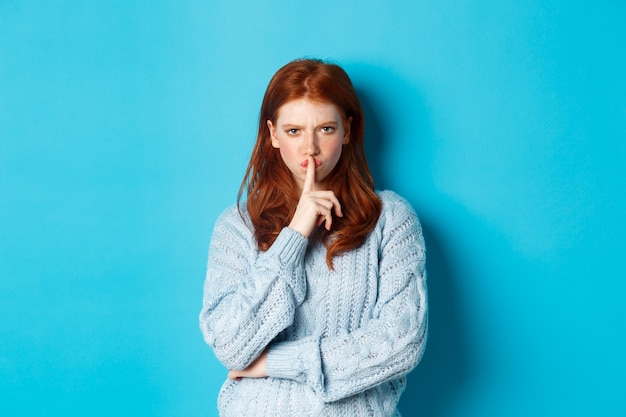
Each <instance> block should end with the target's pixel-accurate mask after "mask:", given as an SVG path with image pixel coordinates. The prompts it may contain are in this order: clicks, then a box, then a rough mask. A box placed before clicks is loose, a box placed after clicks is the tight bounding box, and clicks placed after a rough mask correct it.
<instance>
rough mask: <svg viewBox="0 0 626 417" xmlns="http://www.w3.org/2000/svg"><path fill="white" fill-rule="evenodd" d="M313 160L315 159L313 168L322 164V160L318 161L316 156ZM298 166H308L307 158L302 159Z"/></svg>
mask: <svg viewBox="0 0 626 417" xmlns="http://www.w3.org/2000/svg"><path fill="white" fill-rule="evenodd" d="M313 160H314V161H315V168H319V167H320V166H322V161H320V160H319V159H317V158H314V159H313ZM300 166H302V167H304V168H306V167H308V166H309V160H308V159H305V160H304V161H302V162H301V163H300Z"/></svg>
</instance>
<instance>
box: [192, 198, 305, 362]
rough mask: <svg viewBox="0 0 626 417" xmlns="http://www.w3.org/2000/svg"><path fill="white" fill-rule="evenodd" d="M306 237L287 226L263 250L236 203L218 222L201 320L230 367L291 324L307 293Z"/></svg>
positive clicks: (253, 355) (209, 341)
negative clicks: (258, 245) (265, 249)
mask: <svg viewBox="0 0 626 417" xmlns="http://www.w3.org/2000/svg"><path fill="white" fill-rule="evenodd" d="M307 242H308V241H307V239H306V238H305V237H304V236H303V235H301V234H299V233H298V232H295V231H293V230H292V229H289V228H285V229H283V230H282V231H281V232H280V234H279V236H278V237H277V239H276V240H275V242H274V244H273V245H272V246H271V247H270V248H269V250H267V251H266V252H260V253H259V252H258V250H257V248H256V244H255V240H254V236H253V235H252V233H251V231H250V229H249V228H248V226H247V225H246V224H245V223H244V222H243V220H242V219H241V217H240V216H239V213H238V211H237V209H236V208H235V209H230V210H228V211H226V212H225V213H224V214H223V215H222V216H220V218H219V219H218V221H217V222H216V224H215V228H214V231H213V236H212V238H211V244H210V248H209V260H208V266H207V273H206V279H205V283H204V298H203V305H202V310H201V311H200V317H199V320H200V329H201V330H202V333H203V336H204V340H205V341H206V343H207V344H208V345H210V346H211V347H212V348H213V351H214V352H215V355H216V356H217V358H218V359H219V360H220V361H221V362H222V363H223V364H224V365H225V366H226V367H227V368H229V369H244V368H246V367H247V366H248V365H249V364H250V363H251V362H252V361H253V360H254V359H255V358H256V357H257V356H258V355H260V354H261V352H262V351H263V350H264V349H265V347H267V345H268V344H269V343H270V342H271V341H272V339H274V338H275V337H276V335H277V334H278V333H279V332H281V331H282V330H283V329H285V328H286V327H287V326H289V325H290V324H291V323H292V321H293V316H294V311H295V309H296V307H297V306H298V305H300V304H301V303H302V300H303V299H304V296H305V293H306V278H305V275H304V268H303V257H304V253H305V250H306V247H307Z"/></svg>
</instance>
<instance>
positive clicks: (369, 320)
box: [200, 191, 427, 417]
mask: <svg viewBox="0 0 626 417" xmlns="http://www.w3.org/2000/svg"><path fill="white" fill-rule="evenodd" d="M378 195H379V197H380V198H381V200H382V202H383V210H382V213H381V216H380V218H379V220H378V223H377V225H376V227H375V229H374V230H373V231H372V232H371V233H370V235H369V237H368V238H367V240H366V241H365V242H364V243H363V245H361V246H360V247H359V248H358V249H355V250H352V251H350V252H348V253H345V254H342V255H340V256H337V257H335V258H334V260H333V262H334V270H333V271H331V270H329V269H328V267H327V265H326V260H325V256H326V249H325V248H324V246H323V245H322V244H321V243H320V241H319V240H318V239H316V238H314V237H312V238H310V239H307V238H306V237H304V236H302V235H301V234H299V233H298V232H296V231H294V230H292V229H289V228H284V229H283V230H282V231H281V232H280V234H279V236H278V238H277V239H276V241H275V242H274V244H273V245H272V246H271V247H270V249H269V250H267V251H266V252H260V251H259V250H258V249H257V248H256V244H255V241H254V236H253V233H252V231H251V224H250V222H249V221H247V220H246V221H245V222H244V220H242V218H241V216H240V215H239V212H238V210H237V207H236V206H233V207H230V208H229V209H227V210H226V211H225V212H224V213H222V215H221V216H220V218H219V219H218V220H217V222H216V224H215V228H214V231H213V237H212V239H211V246H210V250H209V262H208V268H207V276H206V281H205V286H204V301H203V307H202V311H201V312H200V328H201V330H202V333H203V335H204V339H205V341H206V342H207V344H209V345H210V346H211V347H212V348H213V351H214V352H215V355H216V356H217V358H218V359H219V360H220V361H221V362H222V363H223V364H224V365H225V366H226V367H227V368H229V369H244V368H246V367H247V366H248V365H249V364H250V363H251V362H252V361H253V360H254V359H255V358H256V357H257V356H258V355H260V354H261V353H262V352H263V350H264V349H266V347H269V353H268V357H267V374H268V375H269V377H267V378H259V379H253V378H244V379H242V380H241V381H230V380H227V381H226V382H225V383H224V385H223V386H222V389H221V390H220V393H219V397H218V408H219V412H220V416H222V417H229V416H237V417H241V416H256V417H264V416H271V417H280V416H288V417H298V416H307V417H313V416H315V417H321V416H324V417H330V416H337V417H340V416H341V417H360V416H369V417H371V416H399V415H400V413H399V412H398V411H397V409H396V405H397V403H398V401H399V399H400V395H401V394H402V391H403V390H404V386H405V375H406V374H407V373H408V372H409V371H411V370H412V369H413V368H414V367H415V365H416V364H417V363H418V362H419V360H420V358H421V357H422V354H423V351H424V347H425V343H426V330H427V297H426V274H425V269H424V263H425V248H424V240H423V237H422V231H421V227H420V224H419V221H418V218H417V216H416V215H415V212H414V211H413V209H412V208H411V206H410V205H409V204H408V203H407V201H406V200H404V199H403V198H401V197H400V196H398V195H397V194H395V193H393V192H391V191H383V192H380V193H379V194H378ZM244 217H245V211H244ZM246 219H247V217H246ZM224 374H226V371H225V372H224Z"/></svg>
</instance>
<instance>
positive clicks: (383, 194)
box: [376, 190, 417, 217]
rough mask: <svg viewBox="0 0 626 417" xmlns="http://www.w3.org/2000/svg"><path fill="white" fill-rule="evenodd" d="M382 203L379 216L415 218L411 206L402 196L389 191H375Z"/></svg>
mask: <svg viewBox="0 0 626 417" xmlns="http://www.w3.org/2000/svg"><path fill="white" fill-rule="evenodd" d="M376 194H377V195H378V198H380V201H381V203H382V212H381V216H391V217H395V216H401V217H403V216H414V217H417V215H416V213H415V210H413V207H412V206H411V204H410V203H409V202H408V201H407V200H406V199H405V198H404V197H402V196H400V195H399V194H397V193H396V192H394V191H391V190H384V191H377V192H376Z"/></svg>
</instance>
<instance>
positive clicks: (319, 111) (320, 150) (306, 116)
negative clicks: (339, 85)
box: [267, 98, 352, 190]
mask: <svg viewBox="0 0 626 417" xmlns="http://www.w3.org/2000/svg"><path fill="white" fill-rule="evenodd" d="M351 121H352V120H351V119H348V120H344V118H343V117H342V115H341V113H340V112H339V110H338V109H337V107H336V106H335V105H334V104H331V103H327V102H313V101H310V100H308V99H305V98H301V99H296V100H292V101H288V102H287V103H285V104H283V105H282V106H281V107H280V108H279V109H278V117H277V119H276V121H275V123H273V122H272V121H271V120H268V121H267V127H268V128H269V130H270V134H271V139H272V146H273V147H274V148H276V149H279V150H280V155H281V157H282V159H283V161H284V162H285V165H287V167H288V168H289V170H290V171H291V175H292V176H293V178H294V180H295V181H296V184H297V186H298V187H299V189H300V190H302V186H303V185H304V179H305V178H306V172H307V165H308V156H309V155H310V156H312V157H313V158H314V159H315V189H316V190H318V189H323V187H324V180H325V179H326V178H327V177H328V174H330V173H331V171H332V170H333V169H334V168H335V166H336V165H337V162H338V161H339V157H340V156H341V151H342V148H343V145H345V144H346V143H348V142H349V140H350V122H351Z"/></svg>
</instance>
